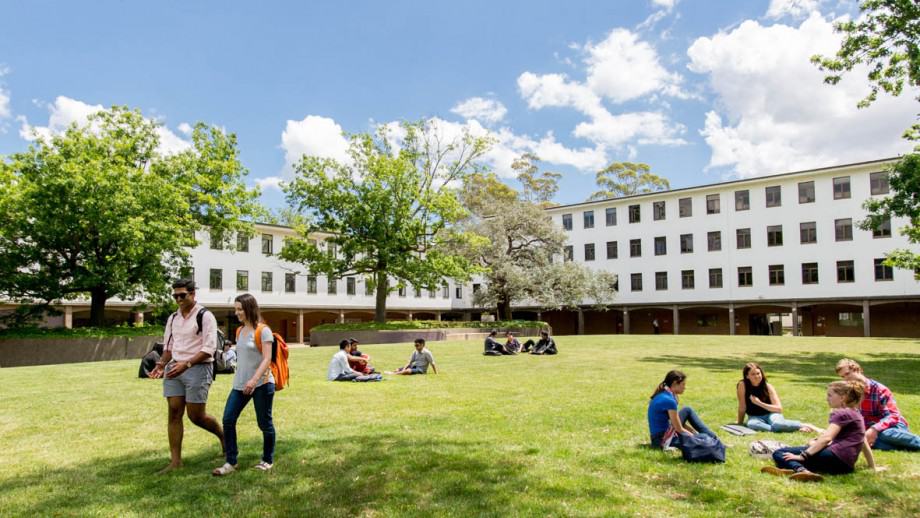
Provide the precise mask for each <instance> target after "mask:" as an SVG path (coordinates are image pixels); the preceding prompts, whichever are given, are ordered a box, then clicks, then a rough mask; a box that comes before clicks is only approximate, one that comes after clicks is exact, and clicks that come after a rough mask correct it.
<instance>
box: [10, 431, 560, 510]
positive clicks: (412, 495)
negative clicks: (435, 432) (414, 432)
mask: <svg viewBox="0 0 920 518" xmlns="http://www.w3.org/2000/svg"><path fill="white" fill-rule="evenodd" d="M241 451H243V452H244V453H246V452H248V453H249V454H248V455H244V456H241V459H240V466H241V467H242V469H241V470H240V471H239V472H237V473H233V474H231V475H230V476H227V477H223V478H218V477H212V476H211V475H210V471H211V469H213V468H214V467H216V466H218V465H220V464H221V463H222V459H220V458H219V457H218V456H216V455H215V454H216V452H213V451H212V452H210V453H200V454H196V455H192V456H186V458H185V466H184V467H183V468H182V469H181V470H179V471H176V472H173V473H170V474H168V475H155V474H154V473H155V471H156V470H157V469H158V468H160V467H162V466H163V465H164V464H165V458H164V453H163V452H162V451H156V452H154V451H151V450H147V451H143V452H140V453H136V454H129V455H123V456H118V457H110V458H101V459H96V460H94V461H92V462H89V463H85V464H81V465H76V466H67V467H61V468H54V467H49V468H47V469H44V468H43V469H39V470H36V471H35V472H33V473H29V474H25V475H22V476H13V477H9V478H7V479H6V480H5V481H4V483H3V485H4V486H5V491H6V492H7V495H8V496H7V497H8V498H9V497H12V498H13V499H14V500H13V502H9V501H8V502H7V505H6V506H4V507H6V511H4V514H5V513H6V512H9V513H10V514H12V515H37V516H48V515H76V516H82V515H88V514H93V515H97V514H98V515H109V516H112V515H116V516H117V515H126V514H137V515H189V514H193V515H220V516H250V515H258V516H373V515H384V516H391V515H428V516H430V515H445V514H451V515H457V516H474V515H475V516H503V515H507V514H508V513H509V511H510V510H514V512H517V513H523V514H528V515H531V514H532V515H553V514H559V513H560V512H562V509H560V508H557V507H556V504H555V503H554V502H553V501H552V500H551V499H550V500H544V499H542V498H539V497H535V498H524V499H521V496H522V495H521V491H522V489H523V488H525V487H527V488H528V491H536V493H535V494H536V495H540V494H542V491H543V490H550V491H553V492H559V491H564V492H567V490H566V489H564V488H563V489H560V488H559V487H549V486H546V485H544V483H543V482H541V481H540V480H535V479H534V478H533V477H532V476H530V475H529V474H528V470H527V465H526V464H527V462H528V459H527V458H526V454H527V453H526V452H525V454H524V455H518V456H515V457H511V456H508V455H504V454H496V452H495V449H494V448H492V447H490V444H489V443H485V442H477V441H466V440H457V441H451V440H438V439H417V438H412V437H409V436H408V435H407V436H406V437H402V436H396V435H393V434H380V435H375V434H373V432H368V433H367V434H359V435H349V436H342V437H340V438H338V439H336V440H319V441H304V440H297V439H293V440H292V439H282V440H280V441H279V443H278V451H277V459H276V464H275V468H274V469H273V470H272V471H271V472H269V473H263V472H259V471H256V470H253V469H250V466H251V465H254V464H255V463H256V462H257V461H258V456H257V453H253V452H259V451H261V439H259V441H255V440H250V441H246V442H243V443H242V444H241ZM34 488H44V489H45V490H42V491H41V492H40V493H37V494H31V493H30V490H33V491H34ZM48 488H50V489H48ZM568 496H569V497H574V496H575V495H573V494H569V495H568ZM17 500H18V501H17Z"/></svg>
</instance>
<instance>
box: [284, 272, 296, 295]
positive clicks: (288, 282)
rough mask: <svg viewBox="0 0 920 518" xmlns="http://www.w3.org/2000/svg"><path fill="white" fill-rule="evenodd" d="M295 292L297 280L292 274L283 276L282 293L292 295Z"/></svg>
mask: <svg viewBox="0 0 920 518" xmlns="http://www.w3.org/2000/svg"><path fill="white" fill-rule="evenodd" d="M295 291H297V278H296V277H295V276H294V274H293V273H286V274H284V292H285V293H294V292H295Z"/></svg>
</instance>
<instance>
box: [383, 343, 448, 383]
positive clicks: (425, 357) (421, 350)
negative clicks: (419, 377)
mask: <svg viewBox="0 0 920 518" xmlns="http://www.w3.org/2000/svg"><path fill="white" fill-rule="evenodd" d="M428 366H431V370H432V372H434V373H435V374H437V373H438V366H437V365H435V364H434V356H433V355H432V354H431V351H429V350H428V349H427V348H426V347H425V339H424V338H416V339H415V351H413V352H412V356H410V357H409V363H407V364H406V365H405V367H400V368H398V369H396V370H395V371H393V372H387V374H399V375H405V376H409V375H412V374H426V373H427V372H428Z"/></svg>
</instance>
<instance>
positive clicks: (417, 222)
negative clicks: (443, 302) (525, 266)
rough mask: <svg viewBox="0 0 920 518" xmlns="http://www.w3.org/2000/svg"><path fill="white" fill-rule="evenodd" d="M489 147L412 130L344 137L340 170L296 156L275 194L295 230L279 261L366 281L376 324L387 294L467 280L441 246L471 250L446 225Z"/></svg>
mask: <svg viewBox="0 0 920 518" xmlns="http://www.w3.org/2000/svg"><path fill="white" fill-rule="evenodd" d="M397 133H398V134H397ZM490 144H491V142H490V141H489V140H488V139H486V138H479V137H474V136H472V135H470V134H469V133H466V132H465V133H463V134H462V135H459V136H457V137H456V138H445V137H444V135H443V133H442V128H440V127H438V126H437V124H436V123H434V122H431V121H420V122H414V123H404V124H402V125H401V128H400V131H399V132H394V131H391V130H389V129H388V128H387V127H386V126H380V127H378V129H377V131H376V132H375V133H374V134H367V133H363V134H357V135H352V136H351V137H350V148H349V155H350V157H349V158H350V159H349V160H348V161H344V162H343V161H338V160H334V159H331V158H321V157H316V156H304V157H303V159H302V161H301V162H300V163H299V164H298V165H297V166H296V174H295V177H294V179H293V180H292V181H291V182H290V183H288V184H286V185H285V187H284V189H285V192H286V194H287V199H288V203H289V204H290V205H291V206H292V207H293V208H295V209H296V210H297V211H298V212H300V213H301V214H302V215H303V218H304V219H303V224H301V225H298V226H297V228H296V230H297V236H296V237H294V238H291V239H288V240H287V241H286V243H285V246H284V248H283V249H282V251H281V257H282V258H284V259H285V260H288V261H292V262H296V263H301V264H304V265H305V266H307V268H308V269H309V271H310V273H313V274H323V275H326V276H327V277H329V278H330V279H336V278H339V277H343V276H348V275H357V276H365V277H367V278H369V282H370V283H371V284H372V287H373V288H374V289H375V293H376V304H375V320H376V321H377V322H384V321H386V299H387V295H388V294H389V293H390V292H391V291H392V289H393V287H394V285H395V286H405V285H406V284H410V283H411V284H412V285H414V286H418V287H427V288H429V289H431V288H433V287H437V286H440V285H441V283H442V282H443V280H444V279H445V278H455V279H458V280H466V279H468V278H469V275H470V274H471V273H472V272H474V271H475V268H474V267H473V265H472V264H471V263H470V261H468V260H467V259H466V258H464V257H462V256H459V255H456V254H452V253H450V252H448V251H447V250H448V249H447V247H446V246H445V245H446V244H447V243H462V242H470V241H475V236H473V235H471V234H466V233H463V232H460V231H458V229H457V228H455V226H454V223H456V222H457V221H459V220H460V219H461V218H463V217H464V216H465V215H466V210H465V209H464V207H463V206H462V205H461V203H460V201H459V199H458V197H457V194H456V192H455V190H454V189H453V188H452V186H453V185H456V184H458V183H462V182H463V181H464V179H465V178H466V177H467V176H469V175H471V174H476V173H477V172H479V171H480V170H481V166H480V165H479V163H478V160H479V159H480V158H482V156H483V154H484V153H485V152H486V151H487V150H488V149H489V146H490ZM317 232H318V233H321V234H322V235H323V236H325V237H324V239H323V243H320V242H317V240H316V239H315V235H316V234H315V233H317ZM391 281H392V283H391Z"/></svg>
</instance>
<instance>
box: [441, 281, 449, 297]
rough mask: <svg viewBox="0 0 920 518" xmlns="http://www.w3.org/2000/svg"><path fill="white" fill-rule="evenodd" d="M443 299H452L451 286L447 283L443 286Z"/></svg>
mask: <svg viewBox="0 0 920 518" xmlns="http://www.w3.org/2000/svg"><path fill="white" fill-rule="evenodd" d="M441 298H442V299H449V298H450V286H449V285H448V284H447V283H446V282H445V283H444V284H442V285H441Z"/></svg>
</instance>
